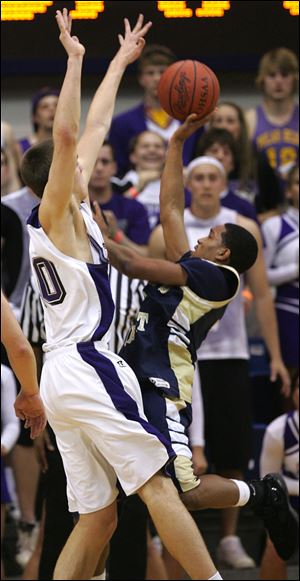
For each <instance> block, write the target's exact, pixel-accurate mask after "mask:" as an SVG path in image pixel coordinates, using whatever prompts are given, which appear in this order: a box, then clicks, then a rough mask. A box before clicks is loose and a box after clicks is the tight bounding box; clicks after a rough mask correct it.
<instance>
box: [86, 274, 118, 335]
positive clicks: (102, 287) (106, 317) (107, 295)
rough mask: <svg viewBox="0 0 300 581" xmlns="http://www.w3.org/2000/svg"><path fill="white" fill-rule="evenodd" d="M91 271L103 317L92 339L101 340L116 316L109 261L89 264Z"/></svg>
mask: <svg viewBox="0 0 300 581" xmlns="http://www.w3.org/2000/svg"><path fill="white" fill-rule="evenodd" d="M87 267H88V270H89V273H90V275H91V277H92V279H93V281H94V283H95V287H96V290H97V293H98V297H99V302H100V305H101V319H100V322H99V325H98V327H97V329H96V330H95V332H94V334H93V336H92V341H99V340H100V339H102V337H103V336H104V335H105V333H107V331H108V329H109V327H110V325H111V322H112V320H113V316H114V310H115V305H114V302H113V299H112V296H111V290H110V285H109V281H108V275H107V263H102V264H87Z"/></svg>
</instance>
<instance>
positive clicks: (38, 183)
mask: <svg viewBox="0 0 300 581" xmlns="http://www.w3.org/2000/svg"><path fill="white" fill-rule="evenodd" d="M53 148H54V146H53V140H52V139H46V140H45V141H42V142H41V143H38V144H37V145H33V146H32V147H30V148H29V149H27V151H26V153H25V154H24V156H23V159H22V162H21V168H20V172H21V177H22V180H23V182H24V183H25V184H26V186H28V187H29V188H30V189H31V190H32V191H33V192H34V193H35V194H36V195H37V196H38V197H39V198H42V196H43V193H44V189H45V187H46V184H47V182H48V177H49V171H50V167H51V163H52V158H53Z"/></svg>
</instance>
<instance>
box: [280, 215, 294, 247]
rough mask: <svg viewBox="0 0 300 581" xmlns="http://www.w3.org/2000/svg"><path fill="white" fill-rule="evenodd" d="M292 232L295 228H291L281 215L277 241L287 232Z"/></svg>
mask: <svg viewBox="0 0 300 581" xmlns="http://www.w3.org/2000/svg"><path fill="white" fill-rule="evenodd" d="M292 232H295V229H294V228H292V226H291V225H290V224H289V223H288V222H287V221H286V220H285V219H284V217H283V216H282V217H281V230H280V235H279V238H278V242H279V241H280V240H282V238H285V236H287V235H288V234H291V233H292Z"/></svg>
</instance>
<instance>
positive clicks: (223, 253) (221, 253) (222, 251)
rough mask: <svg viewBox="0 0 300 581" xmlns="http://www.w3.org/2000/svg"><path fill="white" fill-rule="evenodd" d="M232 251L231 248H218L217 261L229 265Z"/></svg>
mask: <svg viewBox="0 0 300 581" xmlns="http://www.w3.org/2000/svg"><path fill="white" fill-rule="evenodd" d="M230 254H231V253H230V249H229V248H225V247H224V246H221V248H218V250H217V253H216V259H217V260H218V261H219V262H224V264H227V263H228V261H229V259H230Z"/></svg>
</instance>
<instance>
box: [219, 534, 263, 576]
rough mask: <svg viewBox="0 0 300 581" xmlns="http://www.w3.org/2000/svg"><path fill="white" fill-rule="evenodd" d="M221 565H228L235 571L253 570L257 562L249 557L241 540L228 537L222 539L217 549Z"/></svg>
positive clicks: (233, 536)
mask: <svg viewBox="0 0 300 581" xmlns="http://www.w3.org/2000/svg"><path fill="white" fill-rule="evenodd" d="M217 559H218V562H219V564H220V565H221V564H222V565H227V566H228V567H232V568H233V569H253V567H255V566H256V565H255V562H254V560H253V559H252V557H249V555H247V553H246V551H245V549H244V547H243V545H242V543H241V540H240V538H239V537H237V536H235V535H228V536H227V537H223V539H221V541H220V543H219V546H218V548H217Z"/></svg>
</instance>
